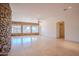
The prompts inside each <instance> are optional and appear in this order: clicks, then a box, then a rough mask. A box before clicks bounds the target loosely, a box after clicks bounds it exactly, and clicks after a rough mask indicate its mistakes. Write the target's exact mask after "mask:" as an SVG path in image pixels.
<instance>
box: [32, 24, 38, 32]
mask: <svg viewBox="0 0 79 59" xmlns="http://www.w3.org/2000/svg"><path fill="white" fill-rule="evenodd" d="M32 33H38V26H36V25H33V26H32Z"/></svg>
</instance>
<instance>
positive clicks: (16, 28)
mask: <svg viewBox="0 0 79 59" xmlns="http://www.w3.org/2000/svg"><path fill="white" fill-rule="evenodd" d="M12 33H21V26H19V25H12Z"/></svg>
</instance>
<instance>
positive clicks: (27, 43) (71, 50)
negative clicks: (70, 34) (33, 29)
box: [9, 36, 79, 56]
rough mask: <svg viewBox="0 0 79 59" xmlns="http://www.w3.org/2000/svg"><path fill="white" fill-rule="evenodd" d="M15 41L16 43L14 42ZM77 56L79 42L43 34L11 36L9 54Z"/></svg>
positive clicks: (78, 53)
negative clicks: (48, 36)
mask: <svg viewBox="0 0 79 59" xmlns="http://www.w3.org/2000/svg"><path fill="white" fill-rule="evenodd" d="M16 42H17V43H16ZM48 55H49V56H69V55H70V56H73V55H76V56H79V43H75V42H70V41H64V40H62V39H53V38H47V37H43V36H28V37H26V36H22V37H12V48H11V51H10V53H9V56H48Z"/></svg>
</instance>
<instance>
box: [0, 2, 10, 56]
mask: <svg viewBox="0 0 79 59" xmlns="http://www.w3.org/2000/svg"><path fill="white" fill-rule="evenodd" d="M10 35H11V8H10V5H9V4H8V3H0V55H7V54H8V52H9V51H10V48H11V36H10Z"/></svg>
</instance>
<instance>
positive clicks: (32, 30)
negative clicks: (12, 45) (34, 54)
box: [12, 22, 39, 35]
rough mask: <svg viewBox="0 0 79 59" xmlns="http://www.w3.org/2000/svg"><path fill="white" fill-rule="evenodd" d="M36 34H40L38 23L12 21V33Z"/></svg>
mask: <svg viewBox="0 0 79 59" xmlns="http://www.w3.org/2000/svg"><path fill="white" fill-rule="evenodd" d="M27 34H30V35H33V34H34V35H35V34H39V24H38V23H28V22H27V23H26V22H13V23H12V35H27Z"/></svg>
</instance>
